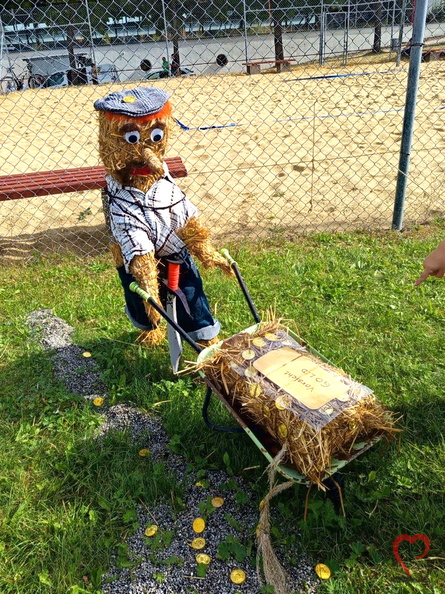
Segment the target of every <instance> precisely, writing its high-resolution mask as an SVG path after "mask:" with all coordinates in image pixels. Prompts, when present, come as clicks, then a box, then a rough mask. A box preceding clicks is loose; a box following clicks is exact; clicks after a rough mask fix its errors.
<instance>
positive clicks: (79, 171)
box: [0, 157, 187, 202]
mask: <svg viewBox="0 0 445 594" xmlns="http://www.w3.org/2000/svg"><path fill="white" fill-rule="evenodd" d="M165 162H166V163H167V166H168V168H169V171H170V174H171V176H172V177H186V176H187V169H186V168H185V165H184V163H183V162H182V159H181V157H172V158H167V159H165ZM105 175H106V173H105V168H104V167H102V166H101V165H97V166H95V167H76V168H74V169H60V170H56V171H37V172H31V173H18V174H14V175H5V176H1V177H0V202H2V201H5V200H18V199H20V198H34V197H35V196H49V195H51V194H66V193H69V192H84V191H86V190H105V187H106V182H105Z"/></svg>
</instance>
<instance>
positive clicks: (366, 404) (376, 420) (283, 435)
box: [199, 322, 398, 488]
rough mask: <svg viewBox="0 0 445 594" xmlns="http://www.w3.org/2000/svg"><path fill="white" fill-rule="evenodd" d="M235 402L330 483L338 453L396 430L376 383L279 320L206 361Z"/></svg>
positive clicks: (297, 464) (302, 467) (344, 456)
mask: <svg viewBox="0 0 445 594" xmlns="http://www.w3.org/2000/svg"><path fill="white" fill-rule="evenodd" d="M199 367H200V369H201V370H202V372H203V373H204V374H205V376H206V377H207V378H208V379H209V380H210V382H211V383H212V384H213V386H214V387H215V388H216V390H217V391H219V392H220V393H221V394H222V395H223V396H224V397H225V398H226V400H227V401H228V402H229V403H231V404H232V405H234V404H238V405H241V411H242V412H244V413H245V415H246V416H247V417H248V418H250V419H251V420H252V421H253V422H254V423H256V424H257V425H259V426H260V427H262V428H263V429H264V430H265V431H266V432H267V433H269V434H270V435H271V436H272V438H273V439H274V440H275V441H276V442H277V443H278V444H279V445H280V447H282V446H283V445H286V449H287V459H286V462H287V463H290V464H291V465H292V466H293V467H294V468H295V469H296V470H297V471H298V472H299V473H300V474H302V475H303V476H305V477H307V478H308V479H309V480H310V481H311V482H313V483H316V484H317V485H318V486H319V487H321V488H324V486H323V485H322V480H323V479H324V478H325V475H326V473H328V471H329V467H330V464H331V461H332V460H333V459H337V460H349V459H350V458H352V457H353V455H354V454H355V450H354V446H355V444H358V443H360V442H368V443H369V442H370V441H371V440H373V439H374V438H377V437H382V438H385V439H386V440H388V441H389V440H391V439H393V438H394V435H395V433H396V432H398V429H396V428H395V418H394V415H393V413H391V412H390V411H388V410H387V409H386V408H385V407H384V406H383V405H382V404H381V403H380V402H379V401H378V400H377V399H376V398H375V396H374V395H373V393H372V391H371V390H370V389H369V388H367V387H366V386H363V385H362V384H360V383H358V382H356V381H354V380H353V379H351V378H350V377H349V376H348V375H347V374H345V373H344V372H343V371H342V370H340V369H337V368H334V367H333V366H332V365H329V364H327V363H325V362H324V361H322V360H321V359H320V358H319V357H317V356H315V355H314V354H312V353H311V352H310V351H309V350H308V349H306V348H305V347H304V346H303V345H301V344H300V343H299V342H297V341H296V340H294V339H293V338H292V337H291V336H290V335H289V334H288V332H287V330H286V328H284V327H283V326H281V325H280V324H279V323H278V322H270V323H263V324H260V325H259V327H258V328H257V329H256V331H255V332H254V333H253V334H250V333H248V332H242V333H240V334H236V335H234V336H232V337H231V338H229V339H227V340H225V341H224V342H223V343H222V344H221V346H220V349H219V350H217V351H215V352H214V353H213V354H212V356H210V357H209V358H207V359H205V360H203V361H202V362H201V363H200V364H199Z"/></svg>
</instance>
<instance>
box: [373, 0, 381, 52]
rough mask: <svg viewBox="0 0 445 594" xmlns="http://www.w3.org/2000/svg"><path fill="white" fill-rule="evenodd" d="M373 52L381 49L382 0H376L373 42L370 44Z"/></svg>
mask: <svg viewBox="0 0 445 594" xmlns="http://www.w3.org/2000/svg"><path fill="white" fill-rule="evenodd" d="M372 51H373V53H374V54H380V52H381V51H382V1H381V0H379V1H378V2H377V6H376V10H375V26H374V43H373V45H372Z"/></svg>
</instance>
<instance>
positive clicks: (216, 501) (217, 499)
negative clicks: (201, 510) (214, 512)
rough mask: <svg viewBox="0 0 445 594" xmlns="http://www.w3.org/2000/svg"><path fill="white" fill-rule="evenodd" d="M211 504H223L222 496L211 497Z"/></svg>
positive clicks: (218, 505)
mask: <svg viewBox="0 0 445 594" xmlns="http://www.w3.org/2000/svg"><path fill="white" fill-rule="evenodd" d="M212 505H213V507H221V506H222V505H224V499H223V498H222V497H213V499H212Z"/></svg>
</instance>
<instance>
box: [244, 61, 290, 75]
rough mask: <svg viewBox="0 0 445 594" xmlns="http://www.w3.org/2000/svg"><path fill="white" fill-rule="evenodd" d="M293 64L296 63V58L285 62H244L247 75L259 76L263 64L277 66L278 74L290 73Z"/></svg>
mask: <svg viewBox="0 0 445 594" xmlns="http://www.w3.org/2000/svg"><path fill="white" fill-rule="evenodd" d="M291 62H295V58H286V59H285V60H254V61H252V62H243V63H242V65H243V66H246V68H247V74H259V73H260V72H261V66H262V65H263V64H275V67H276V69H277V72H289V70H290V65H291Z"/></svg>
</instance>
